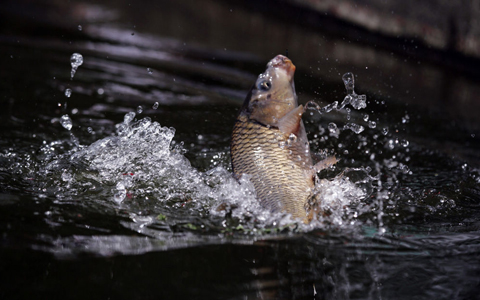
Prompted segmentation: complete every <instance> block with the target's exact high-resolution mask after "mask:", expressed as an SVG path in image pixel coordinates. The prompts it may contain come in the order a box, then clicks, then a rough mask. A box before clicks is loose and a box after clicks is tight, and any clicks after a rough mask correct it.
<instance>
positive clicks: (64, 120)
mask: <svg viewBox="0 0 480 300" xmlns="http://www.w3.org/2000/svg"><path fill="white" fill-rule="evenodd" d="M60 124H62V126H63V128H65V129H67V130H71V129H72V119H70V116H69V115H63V116H62V117H61V118H60Z"/></svg>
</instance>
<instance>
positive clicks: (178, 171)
mask: <svg viewBox="0 0 480 300" xmlns="http://www.w3.org/2000/svg"><path fill="white" fill-rule="evenodd" d="M261 8H262V9H260V8H258V7H256V6H255V5H253V6H249V7H243V6H236V5H230V4H229V3H228V2H220V1H202V2H199V1H187V2H181V3H177V2H176V1H172V2H169V1H161V2H158V3H155V4H154V3H148V4H144V5H138V4H135V5H134V4H129V3H128V2H126V1H118V2H117V3H116V4H115V6H113V4H108V2H105V3H104V4H101V5H100V4H98V3H95V4H93V3H89V2H84V1H71V2H69V3H66V4H63V5H60V4H53V2H52V3H50V2H46V1H44V2H36V3H30V2H29V1H25V2H17V1H7V2H6V4H5V5H4V6H3V8H1V9H0V17H1V19H2V21H0V24H1V25H2V26H1V27H0V56H1V58H0V62H1V65H2V67H1V68H0V91H1V94H0V97H1V98H0V99H1V100H0V101H1V103H2V108H3V109H2V110H1V112H0V113H1V116H2V118H1V120H2V122H1V123H0V132H1V136H2V138H1V139H0V178H1V185H0V220H1V221H0V230H1V240H0V241H1V249H0V253H1V256H2V259H1V260H0V261H1V262H0V265H1V270H2V271H1V272H2V278H3V280H2V281H1V283H0V295H1V296H2V298H5V299H12V298H25V297H32V296H33V297H39V295H41V296H40V297H42V298H44V297H45V298H46V297H57V296H63V297H66V298H72V299H81V298H83V299H85V298H92V297H93V298H99V299H158V298H163V299H170V298H186V297H191V298H208V299H226V298H228V299H270V298H277V299H303V298H310V299H312V298H313V299H474V298H476V297H478V294H479V292H480V263H479V261H480V123H479V122H478V112H479V111H480V101H479V98H478V95H479V94H480V93H479V91H478V90H479V89H480V88H479V86H480V85H479V83H480V79H479V78H480V77H479V74H472V73H471V72H470V73H462V71H459V70H457V69H452V68H450V69H448V68H444V67H442V66H440V65H434V64H431V63H429V62H428V61H424V60H419V59H418V58H416V56H415V55H414V54H415V53H413V54H411V55H406V54H405V55H402V54H398V53H392V52H391V51H389V50H386V49H384V48H383V49H382V48H377V47H376V46H374V45H368V44H364V43H357V42H356V41H355V40H348V39H346V38H344V37H342V35H341V31H340V32H339V33H338V36H336V35H333V34H332V32H331V31H328V30H326V31H325V32H323V31H320V30H317V29H315V30H314V29H312V28H309V27H306V26H303V25H302V22H301V20H296V19H295V18H293V19H292V20H290V22H286V21H285V19H281V18H276V17H275V16H274V15H271V14H268V13H266V12H265V11H266V10H268V9H265V7H261ZM287 49H288V50H287ZM285 51H288V55H289V57H290V58H291V59H292V61H293V62H294V63H295V64H296V66H297V71H296V76H295V82H296V88H297V94H298V95H299V102H300V103H303V104H305V103H306V102H308V101H310V100H314V101H316V103H318V106H319V107H321V109H320V110H310V111H309V112H308V113H307V114H306V115H305V116H304V122H305V123H306V128H307V132H308V136H309V139H310V143H311V148H312V152H313V153H315V154H316V156H318V157H322V156H325V155H328V154H335V155H336V156H337V157H338V158H340V162H339V163H338V164H337V165H336V166H335V167H333V168H331V169H329V170H326V171H322V172H321V173H319V176H320V178H322V179H324V181H322V184H323V185H324V192H323V193H324V194H323V198H324V199H325V204H324V205H325V207H326V208H327V209H328V210H329V212H330V214H329V215H326V216H322V217H319V219H318V220H316V221H314V222H312V223H311V224H309V225H305V224H303V223H302V222H300V221H299V220H293V219H291V218H290V217H289V216H288V215H284V214H279V213H277V214H273V213H270V212H269V211H267V210H265V209H263V208H262V207H260V206H259V205H258V203H257V201H256V199H255V196H254V190H253V188H252V185H251V184H250V183H249V182H248V180H243V181H241V182H237V181H236V180H235V179H234V178H233V177H232V176H231V166H230V156H229V155H230V154H229V142H230V134H231V130H232V127H233V123H234V120H235V117H236V114H237V112H238V109H239V107H240V106H241V104H242V102H243V99H244V97H245V96H246V94H247V92H248V90H249V88H250V86H251V85H252V84H253V83H254V82H255V79H256V76H257V75H258V74H259V73H261V72H263V70H264V68H265V65H266V63H267V62H268V60H270V59H271V58H272V57H274V56H275V55H276V54H279V53H282V54H283V53H285ZM75 53H77V54H79V55H74V57H73V58H74V59H73V61H71V57H72V55H73V54H75ZM80 55H81V56H80ZM80 57H81V61H80ZM80 62H81V63H80ZM73 67H75V68H76V70H75V72H72V68H73ZM346 72H352V73H353V74H355V77H354V78H355V91H356V92H357V93H358V94H365V95H366V99H367V101H366V107H365V108H362V107H358V106H357V105H352V104H347V105H345V106H343V107H342V105H340V104H341V103H342V101H344V98H345V96H346V95H347V91H346V90H345V87H344V84H343V82H342V75H343V74H344V73H346ZM72 76H73V77H72ZM335 101H337V103H338V105H337V106H335V104H334V103H335ZM92 295H94V296H92Z"/></svg>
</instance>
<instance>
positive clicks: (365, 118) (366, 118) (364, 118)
mask: <svg viewBox="0 0 480 300" xmlns="http://www.w3.org/2000/svg"><path fill="white" fill-rule="evenodd" d="M368 119H369V116H368V115H367V114H364V115H363V120H364V121H365V122H367V121H368Z"/></svg>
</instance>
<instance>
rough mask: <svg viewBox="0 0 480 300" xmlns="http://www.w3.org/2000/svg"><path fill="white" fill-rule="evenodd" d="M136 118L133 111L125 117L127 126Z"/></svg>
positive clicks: (124, 120)
mask: <svg viewBox="0 0 480 300" xmlns="http://www.w3.org/2000/svg"><path fill="white" fill-rule="evenodd" d="M134 118H135V113H134V112H133V111H131V112H129V113H127V114H126V115H125V117H123V122H124V123H125V124H128V123H130V122H132V121H133V119H134Z"/></svg>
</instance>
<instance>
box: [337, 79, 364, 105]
mask: <svg viewBox="0 0 480 300" xmlns="http://www.w3.org/2000/svg"><path fill="white" fill-rule="evenodd" d="M342 80H343V83H344V84H345V88H346V89H347V96H345V98H344V99H343V102H342V104H341V105H340V107H341V108H343V107H345V106H346V105H347V104H350V105H351V106H353V108H355V109H357V110H358V109H363V108H365V107H367V96H365V95H357V94H356V93H355V90H354V88H355V76H354V75H353V73H351V72H348V73H345V74H343V76H342Z"/></svg>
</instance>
